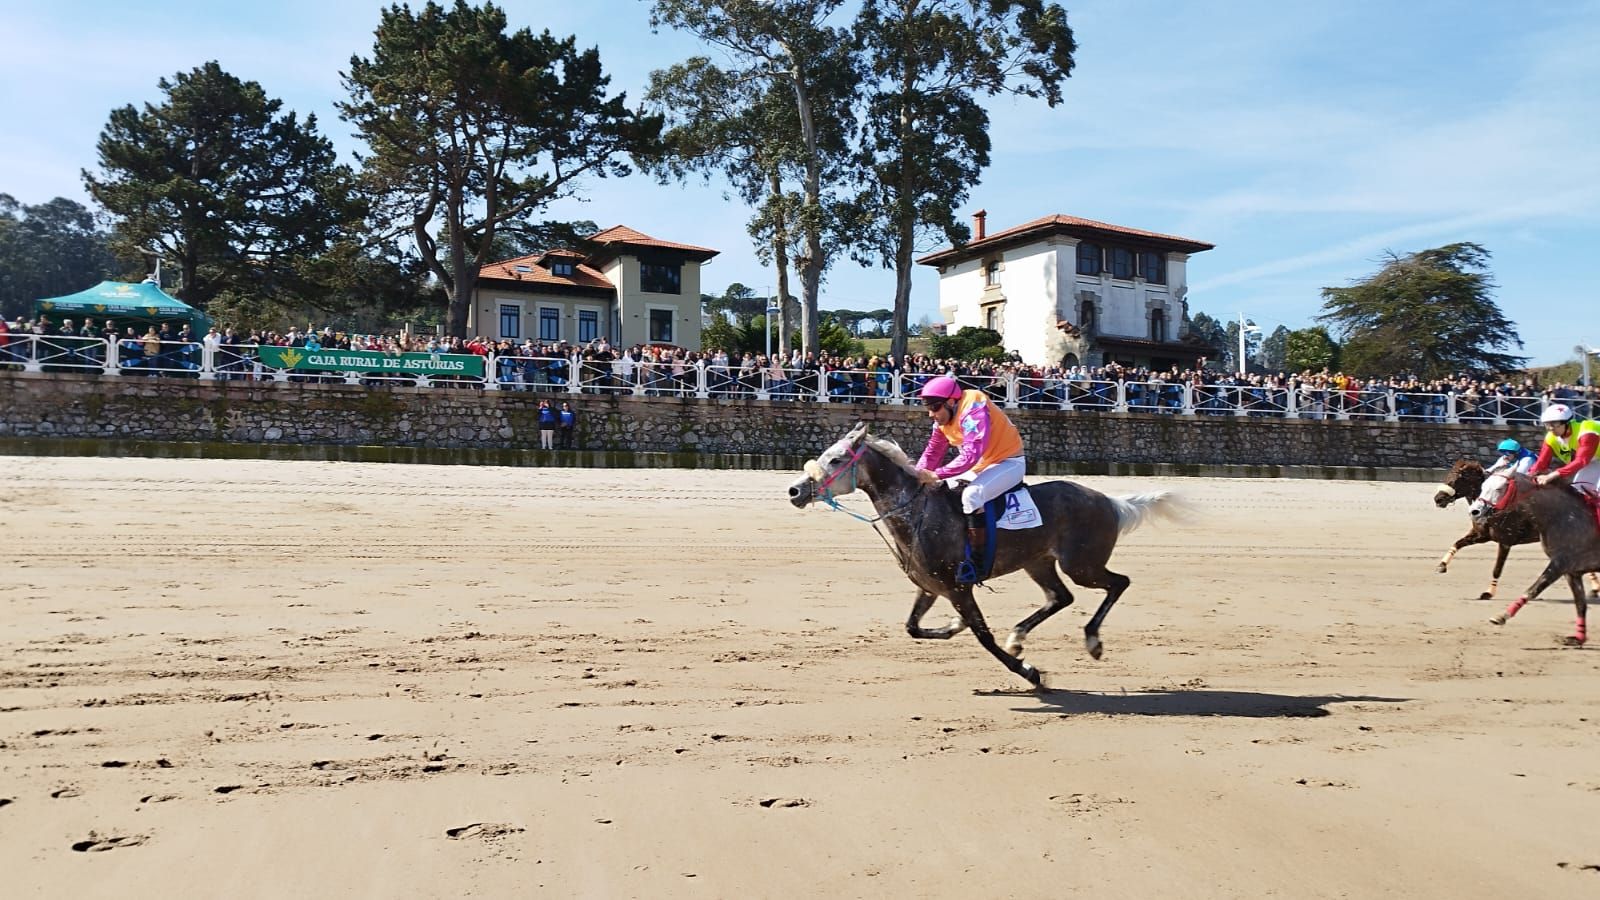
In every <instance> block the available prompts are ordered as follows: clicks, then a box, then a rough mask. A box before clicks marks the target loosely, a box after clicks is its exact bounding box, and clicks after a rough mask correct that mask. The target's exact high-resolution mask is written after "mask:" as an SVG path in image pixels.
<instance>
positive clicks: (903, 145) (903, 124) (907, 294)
mask: <svg viewBox="0 0 1600 900" xmlns="http://www.w3.org/2000/svg"><path fill="white" fill-rule="evenodd" d="M914 8H915V4H914V3H913V4H909V5H908V6H907V7H906V9H905V12H904V14H905V15H906V16H907V17H909V16H910V15H911V13H912V10H913V9H914ZM904 66H905V68H904V69H903V70H902V71H901V72H900V98H901V99H900V116H899V119H900V121H899V122H898V123H897V124H898V125H899V130H900V135H899V138H900V167H899V168H900V184H899V185H897V186H896V189H895V197H894V216H895V223H894V224H895V235H894V320H893V323H892V324H891V325H890V326H889V353H890V355H892V356H894V358H895V361H896V362H898V363H900V364H901V365H902V366H903V365H905V357H906V346H907V344H908V343H909V341H908V340H907V338H908V335H909V332H910V330H911V323H910V321H909V320H910V318H911V266H912V259H911V257H912V256H913V255H914V253H915V250H916V240H917V206H916V203H915V202H913V199H912V197H911V193H912V191H914V190H915V189H916V188H915V186H914V185H913V183H912V182H913V179H912V177H911V165H910V162H909V160H908V159H907V156H908V155H909V154H910V147H911V139H912V130H913V129H914V128H915V127H916V119H915V117H914V116H912V114H911V107H910V103H909V102H907V99H906V98H908V97H910V96H911V91H912V90H913V89H914V88H915V86H916V79H917V74H916V69H915V68H914V67H913V66H912V64H911V63H910V61H909V59H908V60H907V61H906V62H905V63H904Z"/></svg>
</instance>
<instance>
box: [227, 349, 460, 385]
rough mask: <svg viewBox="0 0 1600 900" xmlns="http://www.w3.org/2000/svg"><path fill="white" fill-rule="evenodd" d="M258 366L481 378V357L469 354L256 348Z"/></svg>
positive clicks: (314, 370)
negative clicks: (259, 363)
mask: <svg viewBox="0 0 1600 900" xmlns="http://www.w3.org/2000/svg"><path fill="white" fill-rule="evenodd" d="M256 355H257V356H259V357H260V359H261V364H262V365H263V366H266V367H268V368H271V369H284V370H286V371H290V372H362V373H366V372H377V373H380V374H385V375H465V376H468V377H471V378H482V377H483V357H481V356H477V355H475V354H470V353H400V354H393V353H378V352H376V351H373V350H307V349H305V348H304V347H271V346H261V347H258V348H256Z"/></svg>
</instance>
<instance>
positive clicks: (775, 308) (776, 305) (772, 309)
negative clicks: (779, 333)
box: [763, 289, 783, 364]
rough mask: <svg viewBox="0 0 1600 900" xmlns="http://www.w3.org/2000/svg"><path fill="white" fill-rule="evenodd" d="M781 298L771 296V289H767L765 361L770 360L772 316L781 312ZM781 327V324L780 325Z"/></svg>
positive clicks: (768, 361)
mask: <svg viewBox="0 0 1600 900" xmlns="http://www.w3.org/2000/svg"><path fill="white" fill-rule="evenodd" d="M782 304H783V298H782V297H774V296H772V291H771V290H770V289H769V290H768V291H767V319H766V327H765V329H763V330H765V331H766V332H767V363H768V364H771V362H772V317H773V315H774V314H775V313H776V314H781V313H782V312H783V306H782ZM780 327H781V326H780Z"/></svg>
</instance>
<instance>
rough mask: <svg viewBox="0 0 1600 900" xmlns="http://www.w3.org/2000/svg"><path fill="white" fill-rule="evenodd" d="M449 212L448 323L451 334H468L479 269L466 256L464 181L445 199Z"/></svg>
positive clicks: (456, 184)
mask: <svg viewBox="0 0 1600 900" xmlns="http://www.w3.org/2000/svg"><path fill="white" fill-rule="evenodd" d="M445 209H446V216H447V217H448V219H447V222H448V225H449V228H450V281H451V282H452V283H451V284H449V285H446V292H447V293H448V295H449V297H450V319H449V323H448V325H447V326H446V327H448V328H449V329H450V336H451V337H458V338H465V337H466V336H467V313H468V312H470V311H471V309H472V289H473V288H474V287H476V286H477V281H478V271H477V269H475V268H472V267H471V266H470V265H469V263H468V260H467V235H466V231H465V230H464V229H463V226H464V225H465V220H466V210H465V208H464V201H463V196H462V190H461V185H460V184H459V183H452V184H451V185H450V189H449V197H448V199H447V202H446V207H445Z"/></svg>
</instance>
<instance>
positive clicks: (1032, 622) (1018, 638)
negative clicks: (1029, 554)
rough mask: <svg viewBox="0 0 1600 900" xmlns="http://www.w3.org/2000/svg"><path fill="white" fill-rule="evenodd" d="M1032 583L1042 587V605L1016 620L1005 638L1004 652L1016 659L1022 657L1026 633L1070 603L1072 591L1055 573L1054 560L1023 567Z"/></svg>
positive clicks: (1036, 562)
mask: <svg viewBox="0 0 1600 900" xmlns="http://www.w3.org/2000/svg"><path fill="white" fill-rule="evenodd" d="M1023 571H1025V572H1027V573H1028V577H1029V578H1032V579H1033V581H1034V583H1035V584H1037V585H1038V586H1039V587H1042V588H1044V596H1045V601H1044V605H1043V606H1041V607H1039V608H1038V610H1036V611H1035V612H1034V614H1033V615H1031V616H1029V617H1027V618H1026V619H1023V620H1022V621H1021V622H1018V623H1017V624H1016V626H1015V627H1013V628H1012V629H1011V635H1010V636H1009V637H1007V638H1006V643H1005V648H1006V652H1007V653H1009V654H1011V655H1012V656H1015V657H1017V658H1018V659H1021V658H1022V642H1023V641H1026V640H1027V639H1028V633H1029V632H1031V631H1033V630H1034V629H1035V628H1038V627H1039V625H1040V623H1042V622H1043V621H1044V620H1045V619H1048V618H1050V617H1051V616H1053V615H1055V614H1056V613H1058V612H1060V611H1062V610H1063V609H1066V608H1067V607H1069V606H1071V605H1072V592H1071V591H1069V590H1067V584H1066V582H1064V581H1062V580H1061V576H1060V575H1057V574H1056V561H1055V560H1054V559H1051V558H1045V559H1040V560H1036V561H1034V562H1032V563H1030V564H1028V565H1026V566H1024V567H1023Z"/></svg>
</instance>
